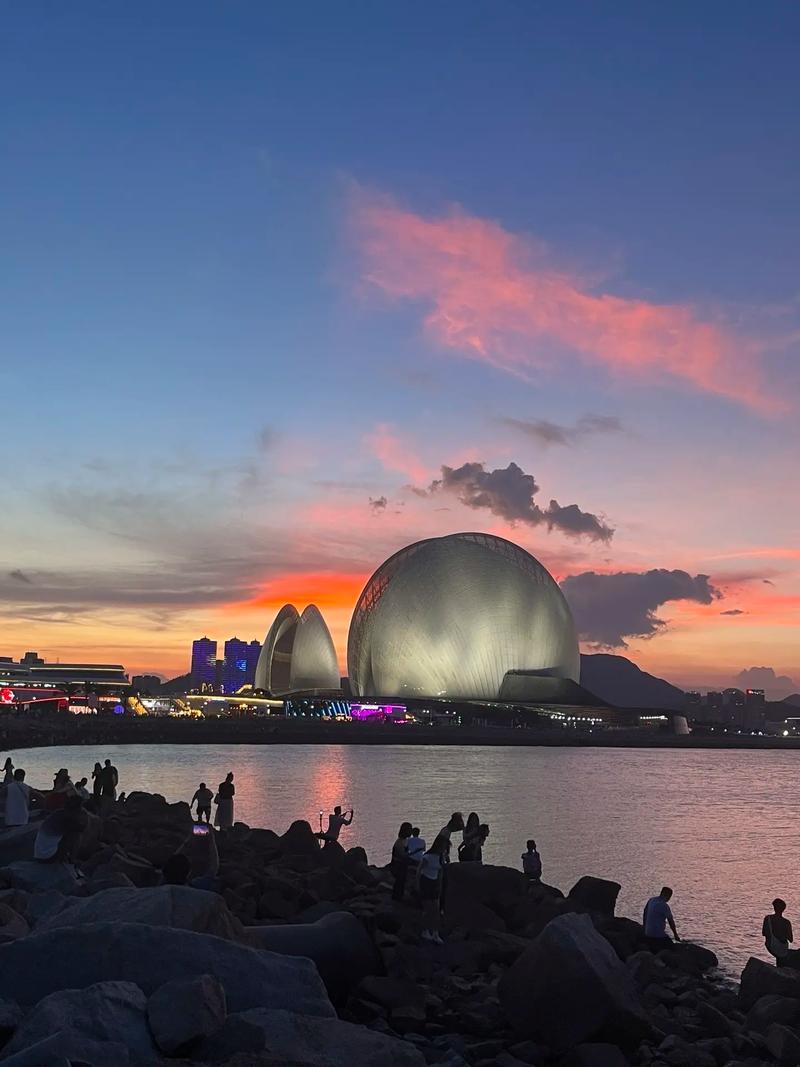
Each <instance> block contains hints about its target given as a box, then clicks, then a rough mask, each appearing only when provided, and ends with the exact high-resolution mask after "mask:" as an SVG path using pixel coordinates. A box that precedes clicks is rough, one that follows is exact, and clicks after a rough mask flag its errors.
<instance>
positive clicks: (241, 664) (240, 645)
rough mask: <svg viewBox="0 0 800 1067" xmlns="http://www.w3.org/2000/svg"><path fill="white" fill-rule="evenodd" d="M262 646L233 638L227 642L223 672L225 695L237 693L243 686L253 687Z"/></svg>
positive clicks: (255, 642)
mask: <svg viewBox="0 0 800 1067" xmlns="http://www.w3.org/2000/svg"><path fill="white" fill-rule="evenodd" d="M260 652H261V644H260V643H259V642H258V641H250V642H249V643H248V642H247V641H240V640H239V638H238V637H231V638H229V639H228V640H227V641H226V642H225V661H224V667H223V671H222V691H223V693H236V692H237V691H238V690H239V689H241V688H242V686H243V685H252V684H253V679H254V678H255V674H256V664H257V663H258V657H259V653H260Z"/></svg>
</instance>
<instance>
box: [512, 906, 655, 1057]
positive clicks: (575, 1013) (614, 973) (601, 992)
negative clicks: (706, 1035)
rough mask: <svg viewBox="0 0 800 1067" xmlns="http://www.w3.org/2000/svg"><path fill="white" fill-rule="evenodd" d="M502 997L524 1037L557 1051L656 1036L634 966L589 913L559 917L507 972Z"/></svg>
mask: <svg viewBox="0 0 800 1067" xmlns="http://www.w3.org/2000/svg"><path fill="white" fill-rule="evenodd" d="M498 993H499V996H500V1003H501V1005H502V1008H503V1010H504V1012H505V1014H506V1017H507V1018H508V1020H509V1022H510V1023H511V1025H512V1026H513V1028H514V1029H515V1030H516V1031H517V1033H518V1034H520V1036H522V1037H533V1038H539V1039H542V1040H544V1041H545V1042H546V1043H547V1044H548V1045H550V1046H552V1047H553V1048H555V1049H561V1050H564V1049H568V1048H571V1047H572V1046H573V1045H577V1044H580V1043H582V1042H586V1041H591V1040H593V1039H595V1038H597V1039H600V1040H603V1039H605V1040H609V1041H611V1042H613V1043H614V1044H626V1045H627V1044H634V1043H636V1042H637V1041H638V1040H640V1039H641V1038H642V1037H644V1036H646V1035H647V1034H648V1032H649V1031H650V1027H649V1025H648V1023H647V1019H646V1017H645V1013H644V1008H643V1006H642V1002H641V999H640V996H639V992H638V990H637V988H636V985H635V983H634V981H633V978H632V977H631V974H630V972H629V970H628V968H627V967H626V966H625V964H624V963H622V962H621V961H620V959H619V958H618V956H617V954H616V953H615V952H614V950H613V948H612V947H611V945H609V943H608V941H606V940H605V938H604V937H602V936H601V935H600V934H598V933H597V931H596V930H595V928H594V926H593V925H592V921H591V919H590V918H589V917H588V915H562V916H560V917H559V918H557V919H554V920H553V921H552V922H551V923H550V924H549V925H548V926H546V927H545V929H544V930H543V931H542V933H541V934H540V935H539V936H538V937H537V938H536V940H535V941H533V942H532V944H531V946H530V947H529V948H528V949H527V950H526V951H525V952H524V953H523V954H522V955H521V956H520V957H519V959H518V960H517V961H516V963H514V964H513V966H511V967H510V968H509V970H508V971H506V973H505V974H504V975H503V977H502V978H501V979H500V984H499V987H498Z"/></svg>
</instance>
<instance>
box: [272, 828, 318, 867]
mask: <svg viewBox="0 0 800 1067" xmlns="http://www.w3.org/2000/svg"><path fill="white" fill-rule="evenodd" d="M280 841H281V852H282V853H283V855H285V856H313V857H315V858H316V859H319V856H320V847H319V840H318V838H317V837H316V836H315V834H314V831H313V830H312V829H311V827H310V825H309V824H308V823H307V822H306V821H305V819H297V820H296V821H295V822H293V823H292V825H291V826H290V827H289V829H288V830H287V831H286V833H285V834H284V835H283V836H282V837H281V839H280Z"/></svg>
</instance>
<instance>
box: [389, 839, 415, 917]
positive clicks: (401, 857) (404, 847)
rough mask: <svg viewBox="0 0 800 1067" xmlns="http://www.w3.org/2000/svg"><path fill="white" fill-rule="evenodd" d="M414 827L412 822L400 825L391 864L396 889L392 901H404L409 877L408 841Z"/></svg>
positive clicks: (393, 847)
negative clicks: (407, 877)
mask: <svg viewBox="0 0 800 1067" xmlns="http://www.w3.org/2000/svg"><path fill="white" fill-rule="evenodd" d="M412 831H413V827H412V825H411V823H410V822H404V823H401V824H400V829H399V830H398V831H397V840H396V841H395V843H394V844H393V845H392V861H391V863H390V864H389V867H390V869H391V872H392V874H393V875H394V889H393V890H392V900H402V899H403V894H404V893H405V891H406V876H407V875H408V865H409V864H408V839H409V838H410V837H411V833H412Z"/></svg>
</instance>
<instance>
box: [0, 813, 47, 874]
mask: <svg viewBox="0 0 800 1067" xmlns="http://www.w3.org/2000/svg"><path fill="white" fill-rule="evenodd" d="M38 832H39V823H37V822H29V823H28V824H27V825H25V826H7V827H5V828H4V829H1V830H0V867H6V866H7V865H8V864H9V863H13V862H14V861H15V860H32V859H33V843H34V841H35V840H36V835H37V833H38Z"/></svg>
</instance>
